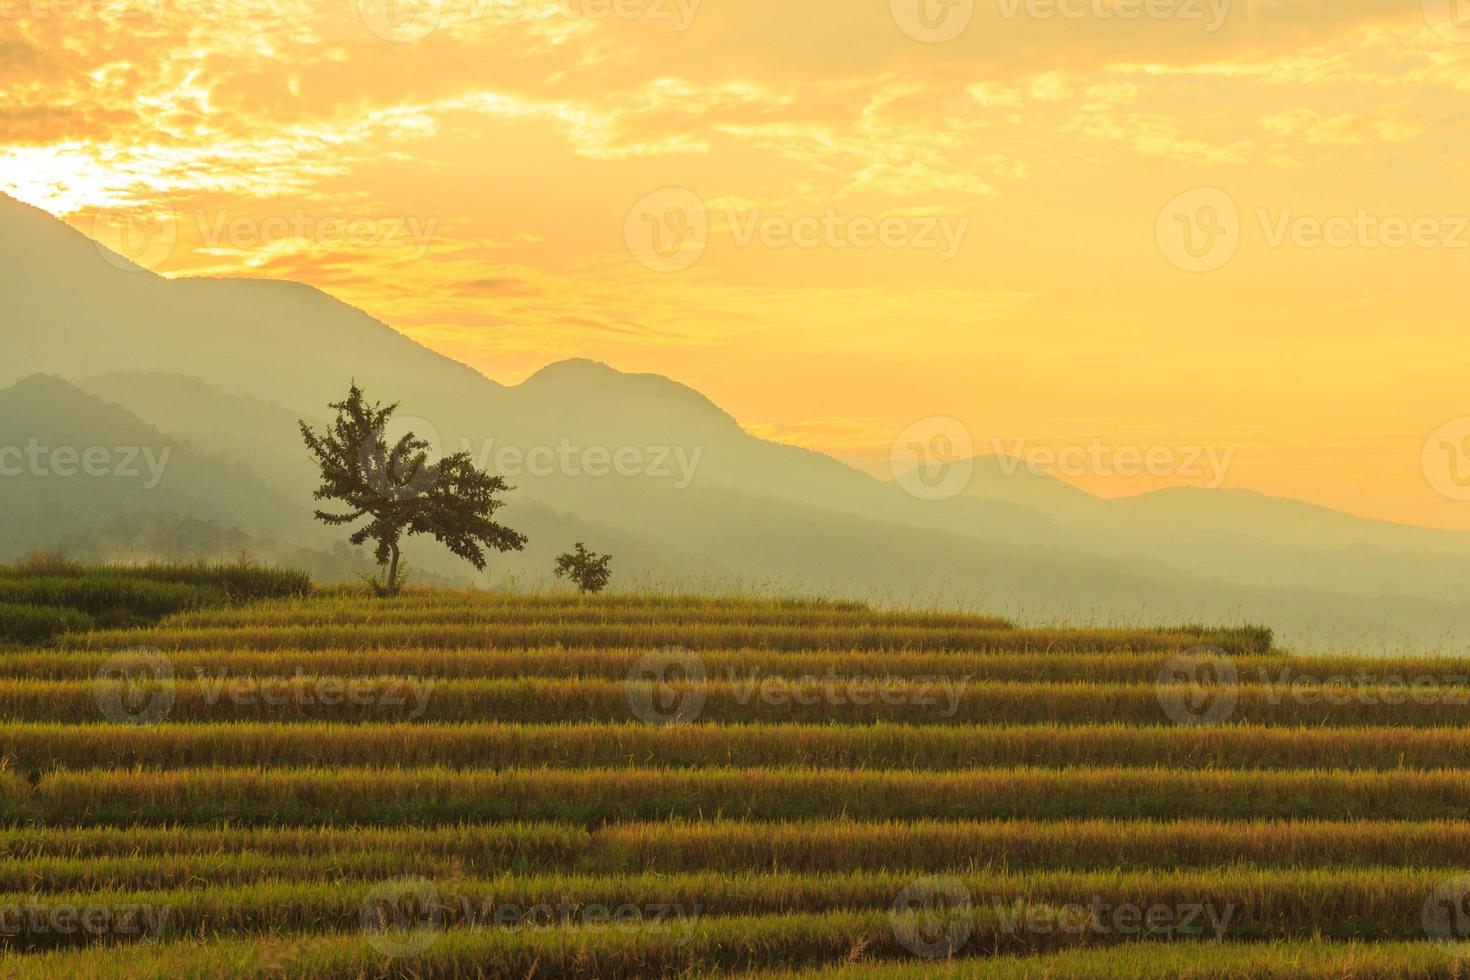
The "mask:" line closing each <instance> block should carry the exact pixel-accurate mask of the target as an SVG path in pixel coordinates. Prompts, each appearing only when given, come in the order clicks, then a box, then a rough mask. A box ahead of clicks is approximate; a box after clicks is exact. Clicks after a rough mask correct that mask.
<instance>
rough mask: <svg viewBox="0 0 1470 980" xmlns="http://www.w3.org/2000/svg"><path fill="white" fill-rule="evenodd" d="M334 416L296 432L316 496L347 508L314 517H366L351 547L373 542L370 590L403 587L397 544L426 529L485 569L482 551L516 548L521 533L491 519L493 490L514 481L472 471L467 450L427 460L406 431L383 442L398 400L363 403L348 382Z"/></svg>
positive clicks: (332, 520) (343, 520)
mask: <svg viewBox="0 0 1470 980" xmlns="http://www.w3.org/2000/svg"><path fill="white" fill-rule="evenodd" d="M330 407H331V408H333V409H334V410H336V412H337V418H336V421H334V422H333V423H332V425H331V426H330V427H329V428H328V429H327V430H326V431H325V432H322V433H321V434H318V433H316V432H315V431H314V430H313V429H312V428H311V426H309V425H307V424H306V423H305V422H304V421H303V422H300V423H299V424H300V426H301V436H302V438H303V439H305V440H306V448H307V449H308V450H310V451H311V454H312V456H313V457H315V459H316V462H317V465H318V466H320V467H321V472H322V483H321V486H320V487H318V488H317V491H316V493H315V494H314V499H316V500H335V501H339V502H341V503H342V504H343V505H345V506H346V508H347V511H346V513H328V512H327V511H323V510H318V511H317V512H316V516H317V519H318V520H320V521H322V522H323V523H324V524H328V525H333V526H340V525H347V524H352V523H354V522H356V521H359V520H363V519H366V520H367V523H366V524H364V525H363V526H362V527H359V528H358V529H357V530H355V531H353V532H352V535H351V537H350V538H349V539H348V540H350V541H351V542H352V543H353V544H354V545H361V544H363V543H364V542H366V541H369V540H372V541H374V542H376V548H375V550H374V556H375V557H376V559H377V562H378V565H379V566H382V567H384V568H386V570H387V577H386V580H385V581H383V582H381V583H379V582H377V581H376V580H374V582H373V585H374V588H376V589H377V590H378V592H379V593H381V594H384V595H394V594H396V593H397V592H398V591H399V589H400V588H402V585H403V583H402V579H401V575H400V546H401V542H402V539H403V538H405V537H410V536H412V535H415V534H429V535H433V537H434V539H435V540H437V541H438V542H439V543H440V544H442V545H444V546H445V547H446V548H448V549H449V550H450V551H451V552H453V553H454V554H456V555H458V556H459V557H460V558H463V559H464V560H465V561H467V562H469V563H470V564H471V565H474V566H475V568H477V569H479V570H481V571H484V569H485V549H486V548H494V549H495V550H497V551H520V550H521V549H522V548H523V547H525V544H526V538H525V535H522V534H518V533H517V532H515V531H512V530H511V529H510V528H508V527H504V526H502V525H500V524H497V523H495V521H494V520H492V519H491V518H492V516H493V515H494V513H495V511H496V509H498V508H499V507H501V506H503V505H504V503H505V501H503V500H499V499H497V498H496V494H500V493H507V492H509V491H511V490H513V489H515V488H514V487H510V486H507V485H506V482H505V480H503V479H502V478H500V477H498V476H491V475H490V474H488V473H485V472H484V471H482V470H480V469H478V468H477V467H476V466H475V464H474V461H473V460H472V459H471V458H470V454H469V453H468V452H462V453H456V454H454V455H453V456H446V457H444V458H443V459H442V460H440V461H439V462H437V463H430V462H429V459H428V449H429V443H428V442H427V441H426V440H424V439H421V438H419V437H418V436H416V435H414V434H413V433H412V432H408V433H405V434H404V435H403V436H402V437H401V438H399V439H398V441H397V442H395V443H394V444H393V445H392V446H389V445H388V438H387V426H388V422H389V420H390V419H391V418H392V417H393V413H394V412H395V411H397V410H398V405H397V404H396V403H395V404H392V405H388V406H386V407H384V406H383V405H382V404H381V403H378V404H373V405H369V404H368V402H367V400H366V399H365V398H364V397H363V393H362V389H360V388H358V386H357V383H356V382H355V381H354V382H353V383H352V387H351V388H350V389H349V390H348V393H347V398H346V400H345V401H340V402H333V403H332V404H331V406H330Z"/></svg>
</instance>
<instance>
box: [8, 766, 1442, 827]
mask: <svg viewBox="0 0 1470 980" xmlns="http://www.w3.org/2000/svg"><path fill="white" fill-rule="evenodd" d="M1467 810H1470V772H1466V771H1464V770H1453V771H1443V772H1373V771H1348V770H1310V771H1289V772H1282V771H1269V770H1267V771H1239V770H1164V769H1072V770H1055V769H979V770H967V771H958V772H947V773H921V772H850V771H837V770H794V769H754V770H752V769H705V770H691V771H684V772H681V771H674V770H651V769H583V770H567V769H526V770H507V771H490V770H476V769H437V768H436V769H408V770H383V769H381V768H369V769H351V768H334V769H267V770H258V769H192V770H161V771H159V770H132V771H123V770H56V771H54V772H51V773H49V774H46V775H43V776H40V777H39V778H38V779H37V781H36V782H35V784H34V786H32V785H31V784H30V783H29V782H28V781H27V780H25V779H23V778H21V777H20V776H19V775H16V774H6V775H5V776H4V777H3V779H0V819H3V820H4V821H5V822H8V823H11V824H23V823H36V824H44V825H49V826H67V825H78V826H87V825H92V826H95V825H101V824H128V823H148V824H165V825H172V824H192V825H208V824H220V823H236V824H241V825H248V826H281V825H297V826H317V825H323V824H325V825H336V826H345V825H350V824H374V825H385V826H388V825H394V824H402V825H405V826H414V825H433V824H444V823H458V822H516V821H550V822H556V823H570V824H578V825H582V826H589V827H595V826H602V825H604V824H607V823H614V822H621V821H629V820H663V819H669V818H682V819H690V820H693V819H721V818H723V819H753V820H784V819H813V818H836V817H849V818H851V819H856V820H884V819H892V820H922V819H929V818H932V819H948V820H982V819H1023V818H1031V819H1042V820H1056V819H1063V818H1074V819H1075V818H1082V817H1115V818H1147V819H1184V818H1210V817H1214V818H1218V819H1225V820H1245V819H1284V818H1295V819H1321V820H1346V819H1375V820H1453V819H1459V818H1461V817H1463V816H1464V814H1465V813H1466V812H1467Z"/></svg>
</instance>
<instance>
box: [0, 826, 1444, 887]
mask: <svg viewBox="0 0 1470 980" xmlns="http://www.w3.org/2000/svg"><path fill="white" fill-rule="evenodd" d="M0 847H3V848H4V853H6V854H9V855H11V856H10V857H4V858H0V891H13V892H58V891H82V890H86V891H110V890H161V889H173V888H199V887H218V886H222V885H233V884H246V883H249V882H253V881H259V880H263V879H274V880H279V881H293V882H312V881H323V882H324V881H339V880H347V879H377V880H381V879H387V878H391V877H394V876H399V875H423V876H428V877H434V878H441V877H442V878H449V877H453V876H455V875H468V876H470V877H491V876H495V875H499V874H505V873H514V874H521V875H528V874H536V873H540V874H545V873H551V872H561V873H575V874H583V875H628V874H640V873H647V872H660V873H668V874H688V873H695V872H700V871H711V872H715V871H717V872H722V873H726V874H736V873H753V872H762V871H765V872H773V871H783V872H788V873H795V872H802V873H835V872H844V873H848V872H858V871H868V872H877V871H898V870H900V869H901V870H902V871H904V872H913V873H915V874H918V873H929V874H933V873H950V874H953V873H963V872H975V871H986V870H996V871H999V870H1004V871H1008V872H1012V873H1014V872H1019V871H1029V870H1045V869H1050V870H1056V871H1061V870H1073V871H1081V870H1089V869H1096V870H1103V869H1132V870H1145V869H1154V870H1175V869H1182V868H1197V869H1206V868H1217V867H1230V866H1241V867H1245V866H1249V867H1251V868H1278V869H1288V870H1297V871H1300V870H1304V869H1309V868H1317V869H1330V868H1338V869H1343V868H1354V867H1356V868H1380V869H1385V868H1406V869H1407V868H1426V867H1431V866H1436V865H1438V866H1443V867H1465V868H1470V824H1466V823H1464V822H1438V821H1426V822H1419V823H1400V822H1376V821H1345V822H1311V821H1308V822H1287V821H1253V822H1248V823H1244V824H1242V823H1231V822H1226V821H1211V820H1200V821H1176V822H1168V823H1163V822H1154V821H1128V820H1122V821H1101V820H1072V821H1053V822H1047V821H990V822H964V821H952V822H946V821H913V822H904V823H897V822H879V823H858V822H855V821H848V820H832V821H813V822H810V823H805V822H779V823H743V822H714V821H712V822H683V821H675V822H671V823H630V824H613V825H609V826H606V827H601V828H598V829H596V830H590V831H589V830H585V829H582V828H574V827H569V826H564V825H557V824H510V825H502V824H490V825H481V826H464V827H452V828H438V827H435V828H425V829H422V830H397V829H392V828H353V829H350V830H347V829H332V828H315V829H240V830H233V829H232V830H221V829H215V828H195V829H170V828H149V827H133V828H106V829H102V828H92V829H90V830H83V829H76V830H56V831H48V830H15V829H12V830H9V831H6V832H4V833H3V835H0ZM1345 855H1346V859H1345V858H1344V856H1345Z"/></svg>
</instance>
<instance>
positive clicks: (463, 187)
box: [0, 0, 1470, 528]
mask: <svg viewBox="0 0 1470 980" xmlns="http://www.w3.org/2000/svg"><path fill="white" fill-rule="evenodd" d="M1467 96H1470V0H1424V2H1423V3H1420V2H1418V0H1398V2H1388V0H1373V2H1368V0H1280V2H1266V0H1112V2H1110V0H804V2H800V3H791V2H789V0H780V2H777V0H547V2H541V0H393V2H389V0H359V2H351V0H314V2H297V0H250V2H247V0H209V2H190V3H185V2H179V0H0V190H3V191H5V192H6V193H9V194H12V195H14V196H16V197H18V198H20V199H21V200H24V201H26V202H28V203H31V204H34V205H36V206H38V207H41V208H44V209H46V210H47V211H49V212H51V213H52V214H55V215H57V216H58V217H61V218H63V219H65V220H66V221H68V222H69V223H71V224H72V225H73V226H75V227H77V228H78V229H80V230H82V231H84V232H86V233H88V234H91V235H93V236H94V237H98V238H99V239H101V240H103V241H106V242H108V243H109V244H114V245H115V246H116V247H118V248H119V249H121V250H123V251H124V252H125V253H126V254H129V255H131V256H132V257H134V258H136V259H137V260H138V261H139V262H140V263H142V264H145V265H147V266H148V267H149V268H152V269H154V270H156V271H158V272H160V273H162V274H165V275H168V276H175V277H176V276H199V275H213V276H255V277H266V278H282V279H293V280H299V281H303V282H307V283H310V284H312V285H315V286H318V287H320V288H322V289H324V290H326V291H327V292H329V293H331V294H333V295H335V296H337V297H339V298H341V299H343V300H345V301H347V302H349V303H352V304H354V305H356V306H359V307H361V308H362V309H364V310H366V311H367V312H369V313H371V314H372V315H374V316H376V317H378V318H379V319H381V320H383V321H385V322H387V323H389V324H390V325H392V326H393V327H395V328H397V329H399V330H401V331H403V332H404V333H406V334H407V335H409V336H411V337H413V338H414V339H416V340H418V341H421V342H422V343H425V344H427V345H429V346H432V347H434V348H435V349H437V350H440V351H442V352H443V353H445V354H448V355H450V356H452V357H455V358H457V359H459V360H462V361H465V362H466V363H468V364H471V365H472V366H474V367H476V368H477V369H479V370H481V371H482V372H483V373H485V374H486V375H488V376H490V377H491V378H494V379H496V380H498V381H502V382H505V383H516V382H518V381H520V380H522V379H524V378H525V377H527V376H529V375H530V374H532V373H534V372H535V371H536V370H537V369H538V368H540V367H542V366H544V365H545V364H547V363H550V362H552V361H556V360H560V359H564V358H568V357H590V358H594V359H597V360H602V361H606V362H608V363H609V364H611V365H613V366H614V367H617V368H619V369H622V370H627V371H651V372H656V373H659V374H664V375H668V376H670V377H673V378H675V379H677V380H679V381H682V382H684V383H686V384H688V385H690V386H692V387H694V388H696V389H698V390H699V391H701V392H703V393H704V394H706V395H708V396H709V397H710V398H711V399H713V400H714V401H715V402H716V403H717V404H719V405H720V406H721V407H722V408H724V409H726V410H727V411H729V412H730V413H731V414H732V415H733V416H735V418H736V419H738V420H739V421H740V423H741V424H742V425H744V426H745V427H746V428H747V429H748V430H750V431H751V432H754V433H756V434H758V435H761V436H764V437H767V438H772V439H776V440H779V441H784V442H791V443H796V444H799V445H804V446H809V447H811V448H814V449H819V450H822V451H825V452H830V453H832V454H833V455H836V456H838V457H839V458H842V459H845V460H847V461H849V462H851V463H852V464H854V465H856V466H859V467H862V468H864V469H867V470H869V471H872V472H874V473H876V474H878V475H887V471H888V469H889V467H890V463H891V461H892V458H893V457H894V454H895V452H896V450H895V448H894V447H895V446H915V445H918V446H923V447H926V449H925V451H933V452H936V453H941V454H943V453H952V454H958V453H966V452H970V451H974V452H982V453H985V452H995V451H1000V452H1004V453H1008V454H1010V455H1014V456H1019V457H1021V458H1023V459H1025V460H1026V461H1027V462H1028V463H1029V464H1031V465H1033V466H1034V467H1037V468H1043V469H1049V470H1051V471H1053V472H1056V473H1058V474H1059V475H1061V476H1063V477H1064V478H1066V479H1068V480H1069V481H1070V482H1073V483H1075V484H1077V485H1079V486H1082V487H1084V488H1085V489H1087V490H1090V491H1092V492H1094V493H1098V494H1101V495H1104V496H1118V495H1123V494H1132V493H1138V492H1142V491H1145V490H1149V489H1153V488H1156V487H1161V486H1171V485H1194V486H1226V487H1247V488H1251V489H1255V490H1258V491H1261V492H1264V493H1269V494H1273V495H1281V496H1290V497H1297V498H1301V499H1305V500H1310V501H1314V502H1318V503H1322V504H1326V505H1329V506H1333V507H1337V508H1340V509H1343V510H1346V511H1350V512H1353V513H1357V514H1363V515H1367V516H1373V517H1381V518H1387V519H1392V520H1399V521H1406V522H1411V523H1416V524H1424V525H1432V526H1441V527H1455V528H1470V385H1467V377H1470V330H1467V316H1466V314H1467V311H1470V293H1467V286H1470V114H1467V113H1465V111H1464V107H1465V104H1466V99H1467Z"/></svg>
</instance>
